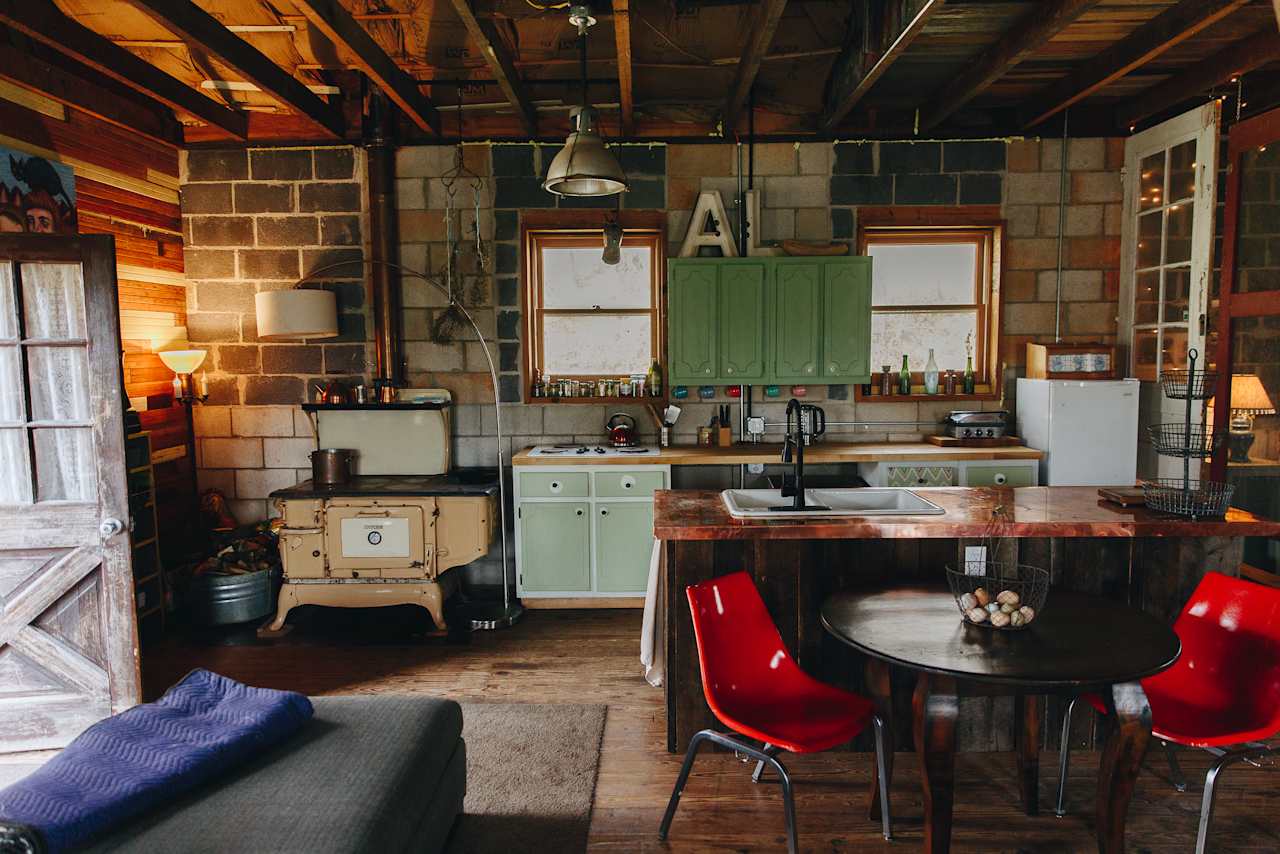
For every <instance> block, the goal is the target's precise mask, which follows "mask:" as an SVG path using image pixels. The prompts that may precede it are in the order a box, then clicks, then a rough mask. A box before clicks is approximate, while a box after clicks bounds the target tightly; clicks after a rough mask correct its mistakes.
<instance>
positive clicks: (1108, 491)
mask: <svg viewBox="0 0 1280 854" xmlns="http://www.w3.org/2000/svg"><path fill="white" fill-rule="evenodd" d="M1098 496H1099V497H1100V498H1102V499H1103V500H1105V501H1112V502H1115V503H1116V504H1119V505H1120V506H1121V507H1142V506H1143V505H1144V504H1146V503H1147V499H1146V498H1145V497H1144V496H1143V494H1142V487H1140V486H1108V487H1104V488H1102V489H1099V490H1098Z"/></svg>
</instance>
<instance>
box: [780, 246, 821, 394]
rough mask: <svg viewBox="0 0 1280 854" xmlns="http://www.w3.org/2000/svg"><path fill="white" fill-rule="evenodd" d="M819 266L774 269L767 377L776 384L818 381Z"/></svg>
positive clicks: (789, 266)
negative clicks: (770, 371) (769, 371)
mask: <svg viewBox="0 0 1280 854" xmlns="http://www.w3.org/2000/svg"><path fill="white" fill-rule="evenodd" d="M821 307H822V267H821V265H819V264H818V263H816V262H814V263H801V264H783V265H779V266H778V267H777V268H775V270H774V282H773V320H774V334H775V336H776V337H775V338H774V341H775V343H774V346H773V366H772V367H773V371H772V373H771V376H772V377H773V379H774V380H777V381H779V382H795V383H804V382H811V381H813V380H816V379H817V378H818V360H819V359H820V358H821V349H822V339H821V337H820V335H819V331H818V330H819V323H820V318H821Z"/></svg>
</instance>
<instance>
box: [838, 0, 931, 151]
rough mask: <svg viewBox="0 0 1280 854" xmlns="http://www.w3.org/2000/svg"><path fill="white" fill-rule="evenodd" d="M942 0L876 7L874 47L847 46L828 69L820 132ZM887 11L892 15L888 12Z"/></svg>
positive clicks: (863, 89) (911, 0)
mask: <svg viewBox="0 0 1280 854" xmlns="http://www.w3.org/2000/svg"><path fill="white" fill-rule="evenodd" d="M945 2H946V0H923V2H921V0H897V2H896V3H893V4H886V5H885V6H881V7H880V8H881V9H882V10H883V12H882V17H881V19H880V23H881V30H880V32H879V34H878V35H877V37H876V39H875V43H876V49H875V50H873V51H863V50H862V46H861V45H859V46H858V47H856V48H855V47H853V46H852V45H851V46H850V47H849V48H846V50H845V52H843V53H841V54H840V57H839V58H838V59H837V60H836V63H835V67H834V68H832V70H831V79H830V82H829V83H828V85H827V104H826V109H825V110H824V111H823V115H822V129H823V130H824V131H826V132H828V133H829V132H831V131H832V130H833V129H834V128H835V126H836V125H837V124H839V122H840V120H841V119H843V118H844V117H845V116H846V115H848V113H849V111H850V110H852V109H853V108H854V107H855V106H856V105H857V103H858V102H859V101H861V100H862V98H863V96H865V95H866V94H867V93H868V92H870V91H871V87H872V86H874V85H876V81H877V80H879V79H880V78H881V77H882V76H883V75H884V73H885V72H886V71H888V70H889V66H891V65H893V63H894V62H895V61H896V60H897V59H898V57H900V56H902V54H903V53H905V52H906V50H907V48H908V47H910V46H911V43H912V42H913V41H915V39H916V36H918V35H920V33H921V32H922V31H923V30H924V28H925V25H926V24H927V23H929V18H931V17H933V14H934V13H935V12H937V11H938V10H939V9H941V8H942V5H943V4H944V3H945ZM890 11H893V12H894V13H895V14H890ZM868 64H870V67H869V68H868V67H867V66H868Z"/></svg>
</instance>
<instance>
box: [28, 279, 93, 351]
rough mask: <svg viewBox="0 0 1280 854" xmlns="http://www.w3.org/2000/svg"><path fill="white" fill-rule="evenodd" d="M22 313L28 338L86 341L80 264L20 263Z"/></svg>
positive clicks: (82, 281)
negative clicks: (80, 339) (83, 339)
mask: <svg viewBox="0 0 1280 854" xmlns="http://www.w3.org/2000/svg"><path fill="white" fill-rule="evenodd" d="M22 311H23V315H24V316H25V318H26V334H27V337H28V338H85V337H86V334H85V325H84V279H83V277H82V276H81V272H80V265H79V264H23V265H22Z"/></svg>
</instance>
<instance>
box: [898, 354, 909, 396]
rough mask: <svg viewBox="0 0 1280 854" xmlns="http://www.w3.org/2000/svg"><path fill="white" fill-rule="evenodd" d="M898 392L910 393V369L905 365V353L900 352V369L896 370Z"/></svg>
mask: <svg viewBox="0 0 1280 854" xmlns="http://www.w3.org/2000/svg"><path fill="white" fill-rule="evenodd" d="M898 394H911V369H910V368H909V367H907V354H906V353H903V354H902V370H901V371H899V372H898Z"/></svg>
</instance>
